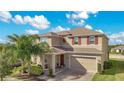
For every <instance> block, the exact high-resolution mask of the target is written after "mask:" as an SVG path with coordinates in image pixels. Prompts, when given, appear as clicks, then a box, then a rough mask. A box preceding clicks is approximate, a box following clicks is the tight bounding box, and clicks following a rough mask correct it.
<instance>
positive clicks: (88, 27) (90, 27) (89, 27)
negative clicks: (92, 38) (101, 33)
mask: <svg viewBox="0 0 124 93" xmlns="http://www.w3.org/2000/svg"><path fill="white" fill-rule="evenodd" d="M85 28H87V29H91V30H92V29H93V28H92V26H91V25H86V26H85Z"/></svg>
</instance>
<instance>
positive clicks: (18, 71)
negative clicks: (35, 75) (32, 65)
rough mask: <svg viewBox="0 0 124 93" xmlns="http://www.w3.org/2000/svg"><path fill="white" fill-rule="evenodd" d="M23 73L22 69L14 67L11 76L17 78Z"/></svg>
mask: <svg viewBox="0 0 124 93" xmlns="http://www.w3.org/2000/svg"><path fill="white" fill-rule="evenodd" d="M21 71H22V67H14V69H13V70H12V74H11V76H16V75H18V74H20V73H21Z"/></svg>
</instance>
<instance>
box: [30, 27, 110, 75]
mask: <svg viewBox="0 0 124 93" xmlns="http://www.w3.org/2000/svg"><path fill="white" fill-rule="evenodd" d="M39 37H40V42H47V43H48V44H49V46H50V47H51V49H52V51H51V53H48V54H45V55H42V56H39V57H37V58H36V59H35V60H34V59H33V58H32V61H33V62H35V63H37V64H40V65H42V66H43V69H44V70H45V69H48V68H51V69H52V70H53V74H54V75H55V74H56V73H57V69H58V68H59V67H61V68H69V69H70V70H75V71H77V73H82V74H84V73H86V72H93V73H96V72H98V63H99V64H101V69H102V70H103V64H104V62H105V61H108V59H109V58H108V54H109V52H108V38H107V37H106V35H104V34H103V33H100V32H96V31H93V30H89V29H84V28H77V29H72V30H69V31H61V32H56V33H55V32H49V33H46V34H41V35H39Z"/></svg>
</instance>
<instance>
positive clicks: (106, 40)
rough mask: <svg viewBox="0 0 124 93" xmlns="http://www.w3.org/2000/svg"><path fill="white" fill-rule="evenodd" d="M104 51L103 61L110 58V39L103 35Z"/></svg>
mask: <svg viewBox="0 0 124 93" xmlns="http://www.w3.org/2000/svg"><path fill="white" fill-rule="evenodd" d="M102 52H103V61H108V60H109V48H108V39H107V38H106V37H102Z"/></svg>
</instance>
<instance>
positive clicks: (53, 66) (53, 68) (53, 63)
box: [52, 54, 55, 75]
mask: <svg viewBox="0 0 124 93" xmlns="http://www.w3.org/2000/svg"><path fill="white" fill-rule="evenodd" d="M52 71H53V75H55V55H54V54H53V55H52Z"/></svg>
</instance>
